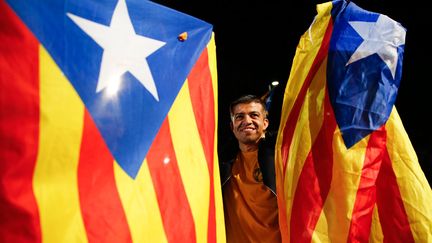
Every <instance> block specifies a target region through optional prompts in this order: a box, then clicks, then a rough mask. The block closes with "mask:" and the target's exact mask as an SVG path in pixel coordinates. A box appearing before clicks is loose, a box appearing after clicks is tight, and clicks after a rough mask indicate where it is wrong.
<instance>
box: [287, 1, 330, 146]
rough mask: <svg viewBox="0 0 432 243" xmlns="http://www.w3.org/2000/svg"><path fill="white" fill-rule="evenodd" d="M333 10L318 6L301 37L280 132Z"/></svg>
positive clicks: (321, 5) (289, 80)
mask: <svg viewBox="0 0 432 243" xmlns="http://www.w3.org/2000/svg"><path fill="white" fill-rule="evenodd" d="M331 8H332V4H331V2H327V3H323V4H318V5H317V10H318V14H317V16H316V18H315V21H314V22H313V23H312V24H311V26H310V27H309V29H308V30H307V31H306V32H305V33H304V34H303V35H302V36H301V38H300V41H299V43H298V45H297V50H296V53H295V57H294V60H293V64H292V67H291V72H290V73H291V74H292V75H290V77H289V79H288V82H287V85H286V88H285V94H284V100H283V104H282V111H283V112H282V114H281V127H280V129H279V130H280V131H283V129H284V128H285V123H286V121H287V119H288V116H289V115H290V113H291V110H292V108H293V106H294V103H295V101H296V99H297V96H298V94H299V93H300V89H301V87H302V85H303V83H304V81H305V80H306V77H307V75H308V74H309V71H310V69H311V67H312V64H313V62H314V60H315V58H316V55H317V54H318V51H319V49H320V47H321V43H322V40H323V38H324V34H325V32H326V30H327V26H328V23H329V21H331V14H330V11H331ZM278 140H279V139H278ZM280 140H281V139H280ZM279 142H281V141H279Z"/></svg>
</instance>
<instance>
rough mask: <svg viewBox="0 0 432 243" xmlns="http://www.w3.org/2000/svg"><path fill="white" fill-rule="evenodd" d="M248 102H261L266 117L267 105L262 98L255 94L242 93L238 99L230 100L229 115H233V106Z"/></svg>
mask: <svg viewBox="0 0 432 243" xmlns="http://www.w3.org/2000/svg"><path fill="white" fill-rule="evenodd" d="M249 103H258V104H261V106H262V108H263V110H264V117H267V113H268V111H267V107H266V104H265V101H264V100H263V99H261V98H260V97H258V96H256V95H250V94H249V95H243V96H240V97H239V98H238V99H236V100H234V101H233V102H231V104H230V107H229V109H230V115H233V112H234V107H236V106H237V105H239V104H249Z"/></svg>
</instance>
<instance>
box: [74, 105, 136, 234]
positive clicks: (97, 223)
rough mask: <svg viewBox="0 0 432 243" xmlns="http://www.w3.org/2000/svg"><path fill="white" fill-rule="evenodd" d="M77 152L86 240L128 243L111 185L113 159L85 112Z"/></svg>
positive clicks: (123, 214)
mask: <svg viewBox="0 0 432 243" xmlns="http://www.w3.org/2000/svg"><path fill="white" fill-rule="evenodd" d="M80 152H81V153H80V161H79V166H78V187H79V188H78V189H79V195H80V203H81V211H82V216H83V220H84V225H85V228H86V231H87V237H88V241H89V242H132V238H131V235H130V232H129V226H128V223H127V220H126V216H125V213H124V211H123V207H122V204H121V201H120V196H119V193H118V191H117V186H116V183H115V178H114V165H113V163H114V159H113V157H112V156H111V154H110V152H109V150H108V148H107V146H106V144H105V142H104V140H103V138H102V137H101V135H100V133H99V130H98V129H97V128H96V125H95V124H94V122H93V120H92V119H91V116H90V114H89V113H88V111H87V110H86V112H85V115H84V128H83V138H82V144H81V151H80Z"/></svg>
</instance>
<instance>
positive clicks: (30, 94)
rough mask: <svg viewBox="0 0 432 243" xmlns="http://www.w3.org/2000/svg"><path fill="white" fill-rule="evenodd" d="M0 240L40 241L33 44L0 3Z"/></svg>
mask: <svg viewBox="0 0 432 243" xmlns="http://www.w3.org/2000/svg"><path fill="white" fill-rule="evenodd" d="M0 43H1V44H0V158H1V162H0V184H1V186H0V242H40V241H41V229H40V223H39V211H38V208H37V204H36V199H35V196H34V193H33V186H32V183H33V181H32V179H33V173H34V169H35V164H36V160H37V152H38V140H39V61H38V59H39V43H38V41H37V40H36V38H35V37H34V36H33V35H32V34H31V32H30V31H29V30H28V29H27V27H26V26H25V25H24V24H23V23H22V22H21V21H20V20H19V18H18V16H16V15H15V13H14V12H13V11H12V10H11V9H10V8H9V6H7V4H6V3H5V2H4V1H0Z"/></svg>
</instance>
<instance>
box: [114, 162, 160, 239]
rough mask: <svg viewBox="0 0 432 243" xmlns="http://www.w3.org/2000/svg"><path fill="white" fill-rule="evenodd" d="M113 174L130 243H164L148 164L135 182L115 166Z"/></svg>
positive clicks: (145, 164)
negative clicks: (130, 237) (130, 238)
mask: <svg viewBox="0 0 432 243" xmlns="http://www.w3.org/2000/svg"><path fill="white" fill-rule="evenodd" d="M114 174H115V179H116V184H117V188H118V191H119V194H120V200H121V202H122V204H123V208H124V210H125V214H126V219H127V221H128V224H129V229H130V232H131V235H132V241H133V242H161V243H163V242H167V238H166V235H165V231H164V227H163V223H162V218H161V215H160V213H159V212H160V210H159V206H158V202H157V197H156V192H155V190H154V186H153V182H152V179H151V175H150V171H149V169H148V166H147V161H146V160H144V163H143V164H142V166H141V169H140V170H139V172H138V174H137V176H136V178H135V179H132V178H131V177H130V176H129V175H128V174H126V173H125V172H124V170H123V169H122V168H121V167H120V166H119V165H118V164H117V163H114Z"/></svg>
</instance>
